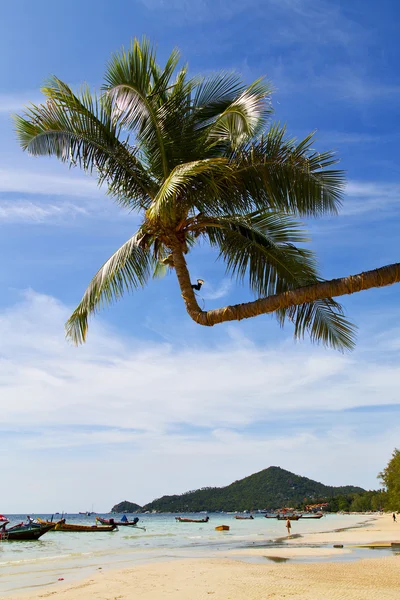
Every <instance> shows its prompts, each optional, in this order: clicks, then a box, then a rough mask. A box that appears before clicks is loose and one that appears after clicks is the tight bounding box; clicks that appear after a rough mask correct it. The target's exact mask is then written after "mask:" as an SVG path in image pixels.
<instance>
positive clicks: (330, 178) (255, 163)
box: [232, 125, 345, 216]
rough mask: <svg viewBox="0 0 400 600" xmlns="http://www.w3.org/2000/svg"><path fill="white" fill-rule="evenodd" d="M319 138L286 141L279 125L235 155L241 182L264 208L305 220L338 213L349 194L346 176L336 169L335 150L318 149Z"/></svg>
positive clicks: (237, 179)
mask: <svg viewBox="0 0 400 600" xmlns="http://www.w3.org/2000/svg"><path fill="white" fill-rule="evenodd" d="M313 141H314V134H310V135H309V136H307V137H306V138H305V139H304V140H302V141H301V142H296V140H294V139H287V138H285V128H282V127H280V126H279V125H275V126H273V127H271V128H270V130H269V131H268V133H267V134H266V135H265V136H263V137H262V138H261V139H260V141H259V142H256V143H254V144H251V145H249V146H248V147H247V148H246V149H241V150H240V152H238V154H237V155H236V156H234V157H233V159H232V161H233V162H234V164H235V166H236V168H237V174H236V175H237V178H236V183H237V186H238V188H241V189H242V191H243V193H245V194H250V195H251V197H252V198H253V199H254V203H255V205H256V206H257V208H258V209H259V210H265V209H266V208H271V209H274V210H282V211H284V212H287V213H291V214H294V215H300V216H319V215H321V214H325V213H333V214H335V213H336V212H337V210H338V208H339V207H340V205H341V199H342V195H343V191H344V185H345V177H344V172H343V171H340V170H335V169H330V167H331V166H332V165H334V164H336V163H337V162H338V161H337V159H336V157H335V155H334V153H333V152H324V153H318V152H315V151H313V150H312V148H311V145H312V143H313Z"/></svg>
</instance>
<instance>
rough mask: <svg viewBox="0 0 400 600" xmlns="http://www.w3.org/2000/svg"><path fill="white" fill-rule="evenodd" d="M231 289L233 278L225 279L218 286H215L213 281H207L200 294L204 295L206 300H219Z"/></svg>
mask: <svg viewBox="0 0 400 600" xmlns="http://www.w3.org/2000/svg"><path fill="white" fill-rule="evenodd" d="M231 290H232V280H231V279H223V280H222V281H221V283H220V284H219V285H217V286H214V285H213V284H212V283H208V282H207V281H206V282H205V284H204V286H203V287H202V289H201V293H200V296H202V297H203V298H204V299H205V300H219V299H220V298H223V297H224V296H227V295H228V294H229V292H230V291H231Z"/></svg>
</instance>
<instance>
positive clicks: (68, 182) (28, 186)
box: [0, 168, 103, 198]
mask: <svg viewBox="0 0 400 600" xmlns="http://www.w3.org/2000/svg"><path fill="white" fill-rule="evenodd" d="M0 192H20V193H22V192H24V193H27V194H48V195H56V196H60V195H61V196H79V197H89V198H93V197H96V198H97V197H99V196H101V195H103V194H102V192H101V191H100V190H99V188H98V186H97V183H96V181H95V179H94V178H90V177H85V178H83V177H76V176H75V175H74V174H72V172H70V175H69V176H65V177H63V176H59V175H52V174H46V175H44V174H41V173H35V172H34V171H26V170H23V169H13V168H7V169H0Z"/></svg>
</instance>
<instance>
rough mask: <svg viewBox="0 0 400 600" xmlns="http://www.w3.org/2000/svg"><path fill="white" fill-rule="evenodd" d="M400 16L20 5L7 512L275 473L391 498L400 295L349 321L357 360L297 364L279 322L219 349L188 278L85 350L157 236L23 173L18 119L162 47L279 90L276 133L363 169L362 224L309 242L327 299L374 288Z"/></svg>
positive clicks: (7, 322)
mask: <svg viewBox="0 0 400 600" xmlns="http://www.w3.org/2000/svg"><path fill="white" fill-rule="evenodd" d="M399 13H400V9H399V8H398V5H397V3H396V2H394V0H384V1H382V2H380V3H379V4H376V3H375V2H372V1H361V0H360V1H356V0H351V2H346V3H345V2H328V1H323V0H313V1H311V0H310V1H309V0H264V1H263V2H261V1H259V0H258V1H257V0H243V1H240V2H239V1H237V0H230V1H229V2H228V1H222V0H220V1H216V0H213V1H212V2H211V0H202V1H201V0H199V1H197V2H189V1H184V0H168V1H167V0H135V1H134V0H131V1H127V0H124V1H122V0H116V1H114V2H113V3H112V4H110V3H109V2H104V1H103V0H96V2H94V1H92V0H87V1H85V2H82V1H79V2H78V1H77V0H72V1H70V2H69V3H67V4H65V3H64V4H61V3H55V2H50V1H49V0H37V1H36V2H35V3H31V2H28V0H20V1H17V0H15V1H14V2H7V3H3V6H2V22H3V23H4V24H5V27H3V31H2V36H1V39H0V49H1V53H2V56H3V57H5V58H4V59H3V61H2V62H1V65H0V71H1V73H0V74H1V82H2V87H1V91H0V229H1V234H0V252H1V256H2V261H1V269H0V286H1V294H0V402H1V409H2V415H3V418H2V422H1V424H0V454H1V458H2V461H3V464H7V472H8V474H9V478H10V479H9V484H8V485H7V490H6V492H5V493H4V494H2V502H4V506H3V505H2V506H1V510H2V511H5V512H7V511H8V512H18V511H31V512H33V511H42V510H43V511H55V510H67V511H77V510H84V509H86V508H87V507H89V506H91V505H92V503H95V508H96V509H97V510H99V511H101V510H108V509H109V508H110V507H111V506H112V505H113V504H114V503H115V502H118V501H120V500H122V499H125V498H126V499H130V500H132V501H135V502H139V503H144V502H146V501H149V500H151V499H153V498H154V497H156V496H159V495H162V494H164V493H176V492H183V491H185V490H187V489H193V488H196V487H200V486H204V485H224V484H228V483H230V482H231V481H232V480H235V479H238V478H240V477H244V476H246V475H248V474H250V473H252V472H255V471H258V470H261V469H262V468H265V467H267V466H269V465H271V464H274V465H280V466H282V467H284V468H287V469H289V470H293V471H295V472H297V473H299V474H304V475H307V476H309V477H312V478H315V479H318V480H320V481H323V482H324V483H326V484H334V485H335V484H337V485H340V484H346V483H352V484H358V485H362V486H364V487H368V488H372V487H376V486H377V485H378V484H377V480H376V474H377V472H378V471H379V470H380V469H381V468H382V467H383V466H384V465H385V463H386V462H387V460H388V459H389V457H390V454H391V452H392V450H393V448H394V446H395V445H396V444H398V439H399V433H400V425H399V423H398V417H399V416H400V404H399V401H398V381H399V376H400V369H399V359H398V356H399V349H400V327H399V325H398V323H399V316H400V309H399V303H398V294H399V288H397V287H396V286H395V287H391V288H386V289H382V290H374V291H370V292H367V293H364V294H359V295H357V296H355V297H352V298H346V299H344V305H345V307H346V311H347V314H348V315H349V317H350V318H351V319H352V320H354V321H355V322H356V323H357V325H358V326H359V341H358V346H357V349H356V350H355V351H354V352H353V353H351V354H349V355H345V356H343V355H340V354H338V353H335V352H333V351H330V350H326V349H323V348H318V347H312V346H311V345H310V344H309V343H308V342H307V341H305V342H304V343H296V344H295V343H293V341H292V338H291V335H292V332H291V330H290V327H287V328H286V329H285V330H283V331H282V330H280V329H279V327H278V326H277V325H276V323H275V322H274V321H273V320H271V319H270V318H269V317H260V318H258V319H255V320H251V321H249V322H243V323H240V324H229V325H222V326H219V327H216V328H213V329H210V330H209V329H202V328H201V327H199V326H196V325H195V324H194V323H192V322H191V321H190V319H189V317H188V316H187V315H186V313H185V311H184V307H183V304H182V300H181V297H180V293H179V290H178V287H177V283H176V281H175V279H174V277H173V276H168V277H166V278H165V279H163V280H161V281H156V282H154V283H151V285H150V286H149V287H148V289H146V290H144V291H141V292H139V293H137V294H135V296H131V297H126V298H125V299H124V300H123V301H122V302H120V303H119V304H118V305H116V306H115V307H113V308H112V309H111V310H108V311H106V312H104V313H102V315H101V316H100V317H99V318H98V319H97V320H96V321H95V322H93V326H92V328H91V331H90V335H89V339H88V343H87V345H86V346H85V347H84V348H79V349H76V348H73V347H71V346H70V345H69V344H68V343H67V342H66V341H65V340H64V333H63V323H64V321H65V320H66V318H67V317H68V313H69V311H70V310H71V309H72V308H73V306H74V304H76V303H77V302H78V301H79V298H80V296H81V295H82V293H83V291H84V289H85V286H86V284H87V283H88V282H89V280H90V278H91V276H92V275H93V274H94V273H95V272H96V270H97V268H98V267H99V266H100V265H101V264H102V262H103V261H104V260H105V259H106V258H107V257H108V256H109V255H110V254H111V253H112V252H113V251H114V250H115V249H116V248H117V247H118V246H119V245H120V244H121V243H122V242H124V241H125V240H126V239H127V238H128V237H129V236H130V235H132V233H133V232H134V230H135V227H136V225H137V223H138V220H137V217H136V216H134V215H127V214H125V213H124V212H123V211H122V210H120V209H119V208H117V207H116V206H114V205H113V204H112V203H111V202H110V200H109V199H106V198H105V197H104V194H103V193H102V192H101V191H100V190H98V189H97V187H96V182H95V181H94V180H92V179H90V178H88V177H85V176H84V175H82V174H81V173H79V172H78V171H73V170H72V171H70V170H68V169H67V168H66V167H65V166H63V165H60V164H58V163H57V162H55V161H54V160H51V159H45V158H42V159H32V158H31V157H29V156H28V155H26V154H24V153H23V152H22V151H21V150H20V148H19V147H18V145H17V143H16V140H15V136H14V133H13V129H12V123H11V119H10V113H12V112H18V111H19V110H20V109H21V107H22V106H23V105H24V104H26V103H27V102H29V101H34V102H38V101H40V86H41V84H42V83H43V82H44V81H45V80H46V78H47V77H48V76H49V75H51V74H55V75H57V76H58V77H59V78H61V79H63V80H65V81H66V82H68V83H69V84H72V85H79V84H81V83H83V82H87V83H88V84H89V85H90V86H92V87H93V88H96V87H99V86H100V85H101V83H102V75H103V72H104V67H105V64H106V62H107V60H108V59H109V57H110V55H111V53H112V52H113V51H116V50H118V49H119V48H120V47H121V46H122V45H125V46H126V45H128V44H129V42H130V40H131V39H132V38H133V37H134V36H138V37H140V36H142V35H143V34H146V35H147V36H149V37H150V38H151V39H152V40H153V41H154V42H155V43H157V44H158V52H159V59H160V61H162V60H163V59H165V58H166V56H167V55H168V54H169V52H170V51H171V49H172V48H173V47H174V46H178V47H179V48H180V49H181V51H182V55H183V59H184V60H185V61H188V62H189V65H190V70H191V72H192V73H196V72H201V73H207V72H211V71H217V70H232V69H234V70H237V71H239V72H241V73H242V74H243V76H244V77H245V79H246V80H248V81H249V82H250V81H251V80H253V79H255V78H257V77H259V76H260V75H265V76H266V77H268V78H269V79H270V80H271V81H272V82H273V84H274V87H275V89H276V92H275V94H274V98H273V104H274V108H275V118H276V119H277V120H279V121H281V122H286V123H287V125H288V130H289V132H290V133H292V134H293V135H296V136H299V137H300V136H303V135H305V134H307V133H308V132H310V131H312V130H314V129H316V130H317V142H316V144H315V146H316V147H317V148H318V149H321V150H325V149H331V148H334V149H336V150H337V152H338V154H339V155H340V157H341V159H342V162H341V166H342V168H344V169H345V170H346V171H347V175H348V186H347V190H346V198H345V203H344V207H343V211H342V213H341V215H340V216H339V217H335V218H329V219H328V218H324V219H320V220H318V221H313V222H310V223H309V224H308V226H309V228H310V231H311V234H312V247H313V248H314V249H315V250H316V251H317V252H318V255H319V259H320V266H321V272H322V274H323V275H324V276H325V277H334V276H341V275H346V274H350V273H357V272H359V271H361V270H366V269H369V268H374V267H378V266H381V265H383V264H388V263H391V262H396V261H397V260H398V254H397V252H396V250H397V248H398V230H399V225H400V218H399V208H398V203H399V197H400V176H399V175H400V163H399V153H398V144H399V140H400V127H399V124H398V123H399V116H400V108H399V107H400V103H399V99H400V76H399V72H398V63H399V60H400V45H399V43H398V26H397V23H398V20H399V17H400V14H399ZM190 268H191V273H192V276H193V278H194V279H195V278H197V277H202V278H203V279H205V281H206V284H205V286H204V288H203V290H202V297H203V298H204V303H205V306H207V307H209V308H212V307H217V306H220V305H223V304H226V303H231V302H235V301H238V300H240V299H246V298H248V297H249V294H248V292H247V290H245V289H243V288H240V287H237V286H235V285H233V284H232V283H231V282H230V281H229V280H228V279H227V278H226V276H225V273H224V270H223V267H222V266H221V265H219V264H218V263H216V262H215V256H214V255H213V254H212V253H211V252H210V251H208V250H207V249H206V248H201V249H199V250H197V251H196V252H195V253H194V255H193V256H192V257H191V259H190ZM31 467H34V468H31ZM21 470H22V471H23V472H24V480H23V486H22V482H21V478H20V473H21ZM127 471H128V472H130V473H132V472H133V473H134V477H132V476H129V477H127V476H126V472H127ZM38 472H40V478H39V480H40V483H38V477H37V473H38ZM104 473H107V474H108V475H107V478H104Z"/></svg>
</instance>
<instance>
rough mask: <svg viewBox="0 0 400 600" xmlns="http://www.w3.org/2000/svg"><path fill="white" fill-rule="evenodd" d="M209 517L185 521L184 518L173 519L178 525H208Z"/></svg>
mask: <svg viewBox="0 0 400 600" xmlns="http://www.w3.org/2000/svg"><path fill="white" fill-rule="evenodd" d="M209 520H210V517H204V519H186V518H185V517H175V521H178V523H208V521H209Z"/></svg>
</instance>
